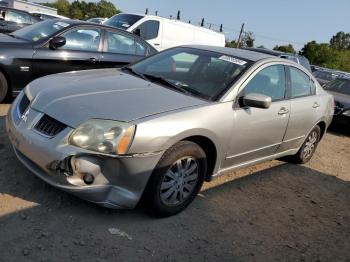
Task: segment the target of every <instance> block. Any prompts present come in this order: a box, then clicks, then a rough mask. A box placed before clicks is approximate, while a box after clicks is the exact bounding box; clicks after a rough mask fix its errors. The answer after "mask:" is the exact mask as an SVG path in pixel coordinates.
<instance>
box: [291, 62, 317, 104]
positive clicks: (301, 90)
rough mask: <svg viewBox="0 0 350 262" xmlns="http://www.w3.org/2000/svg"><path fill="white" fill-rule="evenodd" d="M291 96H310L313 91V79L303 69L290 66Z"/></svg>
mask: <svg viewBox="0 0 350 262" xmlns="http://www.w3.org/2000/svg"><path fill="white" fill-rule="evenodd" d="M290 80H291V97H292V98H293V97H301V96H308V95H311V94H312V93H313V91H312V90H313V87H312V80H311V79H310V77H309V76H308V75H307V74H305V73H304V72H303V71H301V70H299V69H297V68H295V67H290Z"/></svg>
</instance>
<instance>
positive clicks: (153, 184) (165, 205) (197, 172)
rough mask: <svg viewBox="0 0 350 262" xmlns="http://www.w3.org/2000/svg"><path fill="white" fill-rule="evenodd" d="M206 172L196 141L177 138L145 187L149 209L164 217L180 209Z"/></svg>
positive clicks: (197, 187)
mask: <svg viewBox="0 0 350 262" xmlns="http://www.w3.org/2000/svg"><path fill="white" fill-rule="evenodd" d="M206 171H207V161H206V155H205V152H204V151H203V149H202V148H201V147H199V146H198V145H197V144H195V143H193V142H190V141H181V142H179V143H177V144H175V145H174V146H172V147H171V148H169V149H168V150H167V151H166V152H165V153H164V155H163V156H162V158H161V159H160V161H159V163H158V164H157V167H156V168H155V170H154V172H153V174H152V176H151V178H150V180H149V182H148V185H147V188H146V192H145V197H146V201H147V204H148V207H149V208H150V210H149V211H151V212H152V213H153V214H154V215H157V216H162V217H165V216H171V215H174V214H176V213H179V212H180V211H182V210H184V209H185V208H186V207H187V206H188V205H189V204H190V203H191V202H192V201H193V199H194V198H195V197H196V195H197V193H198V192H199V190H200V188H201V187H202V184H203V181H204V177H205V174H206Z"/></svg>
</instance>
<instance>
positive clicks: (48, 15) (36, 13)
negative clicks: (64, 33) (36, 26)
mask: <svg viewBox="0 0 350 262" xmlns="http://www.w3.org/2000/svg"><path fill="white" fill-rule="evenodd" d="M30 13H31V14H32V15H34V16H36V17H39V18H40V20H47V19H69V17H66V16H63V15H57V14H51V13H45V12H39V11H33V12H30Z"/></svg>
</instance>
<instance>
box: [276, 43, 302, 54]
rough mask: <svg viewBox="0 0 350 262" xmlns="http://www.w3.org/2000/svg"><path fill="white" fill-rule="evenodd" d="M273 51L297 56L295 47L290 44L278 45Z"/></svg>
mask: <svg viewBox="0 0 350 262" xmlns="http://www.w3.org/2000/svg"><path fill="white" fill-rule="evenodd" d="M273 50H277V51H281V52H285V53H291V54H296V51H295V49H294V47H293V45H291V44H289V45H280V46H278V45H276V46H275V47H274V48H273Z"/></svg>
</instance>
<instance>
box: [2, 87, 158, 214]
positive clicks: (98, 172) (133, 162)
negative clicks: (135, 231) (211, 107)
mask: <svg viewBox="0 0 350 262" xmlns="http://www.w3.org/2000/svg"><path fill="white" fill-rule="evenodd" d="M22 97H23V93H22V94H21V95H19V96H18V97H17V99H16V100H15V102H14V103H13V105H12V107H11V109H10V111H9V113H8V115H7V119H6V129H7V132H8V135H9V138H10V140H11V143H12V145H13V148H14V151H15V153H16V155H17V157H18V159H19V160H20V161H21V162H22V163H23V164H24V165H25V166H26V167H27V168H28V169H29V170H31V171H32V172H33V173H34V174H35V175H36V176H38V177H39V178H41V179H42V180H44V181H45V182H47V183H48V184H50V185H52V186H54V187H56V188H59V189H61V190H64V191H66V192H69V193H71V194H73V195H75V196H77V197H80V198H82V199H85V200H88V201H91V202H94V203H96V204H99V205H102V206H106V207H110V208H134V207H135V206H136V205H137V203H138V202H139V200H140V198H141V196H142V194H143V191H144V189H145V187H146V185H147V182H148V179H149V177H150V176H151V174H152V172H153V170H154V168H155V166H156V165H157V163H158V161H159V159H160V157H161V155H162V152H157V153H150V154H138V155H125V156H109V155H101V154H98V153H92V152H90V151H86V150H84V149H80V148H77V147H74V146H71V145H69V143H68V137H69V135H70V133H71V132H72V130H73V129H72V128H70V127H66V128H65V129H64V130H63V131H61V132H60V133H58V134H57V135H56V136H54V137H52V138H48V137H47V136H44V135H41V134H40V133H38V132H37V131H36V130H34V126H35V124H36V123H37V122H38V121H39V120H40V119H41V117H42V116H43V113H41V112H38V111H36V110H34V109H33V108H31V107H30V106H29V107H28V108H27V110H26V113H25V114H26V116H25V118H24V117H22V115H20V113H19V110H18V102H19V101H20V100H21V99H22Z"/></svg>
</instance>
